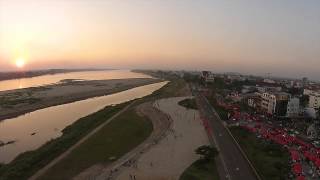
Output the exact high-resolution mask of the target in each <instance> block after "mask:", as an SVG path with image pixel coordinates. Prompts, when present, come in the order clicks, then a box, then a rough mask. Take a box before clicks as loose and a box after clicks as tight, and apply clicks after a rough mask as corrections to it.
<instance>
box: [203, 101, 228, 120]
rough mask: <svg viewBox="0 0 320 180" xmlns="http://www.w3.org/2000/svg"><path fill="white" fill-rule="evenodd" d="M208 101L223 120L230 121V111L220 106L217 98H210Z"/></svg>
mask: <svg viewBox="0 0 320 180" xmlns="http://www.w3.org/2000/svg"><path fill="white" fill-rule="evenodd" d="M208 101H209V103H210V104H211V106H212V107H213V108H214V109H215V110H216V111H217V113H218V114H219V116H220V118H221V120H228V111H227V110H226V109H224V108H223V107H221V106H219V105H218V103H217V100H216V99H215V97H213V96H210V97H208Z"/></svg>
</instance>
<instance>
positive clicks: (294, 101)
mask: <svg viewBox="0 0 320 180" xmlns="http://www.w3.org/2000/svg"><path fill="white" fill-rule="evenodd" d="M299 113H300V99H299V98H290V100H289V102H288V106H287V117H297V116H299Z"/></svg>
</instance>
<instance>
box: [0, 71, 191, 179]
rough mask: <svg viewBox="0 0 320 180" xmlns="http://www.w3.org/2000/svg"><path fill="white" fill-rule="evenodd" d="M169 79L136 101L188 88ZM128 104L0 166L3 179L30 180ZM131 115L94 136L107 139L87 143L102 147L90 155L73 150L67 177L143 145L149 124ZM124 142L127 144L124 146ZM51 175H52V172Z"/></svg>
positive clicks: (80, 123)
mask: <svg viewBox="0 0 320 180" xmlns="http://www.w3.org/2000/svg"><path fill="white" fill-rule="evenodd" d="M166 79H167V80H169V81H170V82H169V83H168V84H167V85H165V86H164V87H163V88H161V89H159V90H157V91H155V92H154V93H152V94H151V95H149V96H146V97H144V98H141V99H139V100H137V101H136V104H139V103H143V102H146V101H152V100H156V99H159V98H167V97H173V96H179V90H180V89H181V88H183V87H185V85H186V83H185V81H184V80H183V79H180V78H178V77H175V76H166ZM127 104H128V103H124V104H120V105H116V106H112V107H106V108H105V109H103V110H100V111H98V112H97V113H94V114H91V115H89V116H87V117H84V118H81V119H79V120H78V121H76V122H75V123H73V124H72V125H70V126H69V127H66V128H65V129H64V130H63V135H62V136H61V137H59V138H57V139H53V140H51V141H49V142H47V143H46V144H44V145H43V146H41V147H40V148H38V149H36V150H34V151H29V152H25V153H23V154H21V155H19V156H18V157H17V158H16V159H15V160H13V161H12V162H11V163H9V164H5V165H0V180H9V179H10V180H16V179H17V180H21V179H27V178H28V177H30V176H32V175H33V174H34V173H36V172H37V171H38V170H39V169H41V168H42V167H44V166H45V165H46V164H48V163H49V162H50V161H51V160H53V159H54V158H56V157H58V156H59V155H60V154H62V153H63V152H65V151H66V150H67V149H68V148H69V147H71V146H72V145H74V144H75V143H76V142H77V141H79V140H80V139H81V138H82V137H83V136H85V135H86V134H88V133H89V132H90V131H92V130H93V129H94V128H95V127H97V126H99V125H100V124H102V123H103V122H105V121H106V120H107V119H109V118H110V117H112V116H113V115H114V114H116V113H117V112H119V111H120V110H121V109H122V108H123V107H125V106H126V105H127ZM132 113H133V112H129V111H127V112H125V115H124V116H121V117H119V118H116V120H115V121H114V122H111V123H110V124H109V125H108V126H106V127H105V128H104V129H103V130H101V131H99V132H98V133H97V134H100V133H106V134H103V136H100V137H96V136H95V137H94V138H98V139H99V138H100V140H103V139H104V140H105V141H96V140H95V139H91V140H90V141H87V142H86V143H85V144H84V146H81V147H89V145H90V146H91V145H100V146H101V147H100V146H93V147H96V149H91V151H89V152H88V151H86V149H85V148H79V149H77V150H74V152H73V153H72V155H71V156H70V157H67V158H71V159H69V160H70V161H68V163H73V165H74V166H72V168H69V169H70V171H67V172H66V173H65V174H66V175H65V177H70V176H72V175H74V174H76V172H79V171H81V170H83V168H85V167H88V166H90V165H92V164H94V163H99V162H101V163H108V158H109V157H110V156H117V157H120V156H121V155H122V154H124V153H125V152H128V151H129V150H130V149H132V148H133V147H135V146H136V145H138V144H139V143H140V142H142V141H143V140H144V139H145V138H146V137H147V136H148V135H147V134H148V133H149V131H151V130H150V122H146V121H145V119H144V118H143V117H139V119H140V120H139V121H137V119H138V117H137V116H136V114H132ZM119 119H120V120H119ZM125 119H126V120H125ZM142 122H143V124H139V123H142ZM131 125H132V126H131ZM110 127H111V128H110ZM116 128H118V129H117V132H113V131H115V130H114V129H116ZM137 128H138V129H139V131H138V129H137ZM112 129H113V130H112ZM127 131H128V132H127ZM120 132H121V133H120ZM115 135H116V137H115ZM125 140H126V143H123V142H125ZM109 141H110V142H109ZM99 143H100V144H99ZM90 152H95V153H90ZM79 154H82V155H83V159H81V157H79ZM102 156H103V158H102ZM76 158H80V159H76ZM71 160H72V161H71ZM64 162H65V161H64ZM60 168H61V166H57V167H53V169H52V172H56V170H58V169H60ZM48 173H51V170H50V171H49V172H48ZM63 174H64V173H63ZM60 176H62V174H60V173H59V178H58V179H61V178H60ZM46 177H48V176H46ZM46 179H47V178H46Z"/></svg>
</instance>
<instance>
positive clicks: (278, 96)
mask: <svg viewBox="0 0 320 180" xmlns="http://www.w3.org/2000/svg"><path fill="white" fill-rule="evenodd" d="M288 98H289V94H287V93H282V92H276V93H263V94H262V96H261V99H262V101H261V108H262V109H263V110H264V111H265V112H267V113H269V114H277V115H285V113H286V107H287V102H288ZM284 107H285V109H284ZM283 111H284V112H283Z"/></svg>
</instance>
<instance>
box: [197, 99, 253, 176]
mask: <svg viewBox="0 0 320 180" xmlns="http://www.w3.org/2000/svg"><path fill="white" fill-rule="evenodd" d="M196 95H197V96H196V97H197V102H198V103H199V105H200V110H201V113H202V116H203V117H204V118H206V119H207V120H208V123H209V126H210V127H211V130H212V137H210V138H211V139H212V141H213V144H214V145H215V146H216V147H217V148H218V149H219V151H220V153H219V157H218V164H220V166H218V171H219V174H220V176H222V175H221V174H224V176H222V177H221V179H230V180H244V179H245V180H256V179H257V177H256V176H255V173H254V171H253V169H252V168H251V166H250V164H249V162H248V161H247V160H246V158H245V157H244V156H243V155H242V153H241V151H240V149H239V148H238V146H237V144H236V143H235V141H234V140H233V138H232V137H231V135H230V134H229V132H228V131H227V129H226V128H225V127H224V125H223V123H222V121H221V120H220V117H219V116H218V115H217V114H216V112H215V110H214V109H213V108H212V106H211V105H210V104H209V102H208V101H207V99H206V98H205V97H203V96H202V95H200V94H196ZM221 166H222V167H221Z"/></svg>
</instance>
